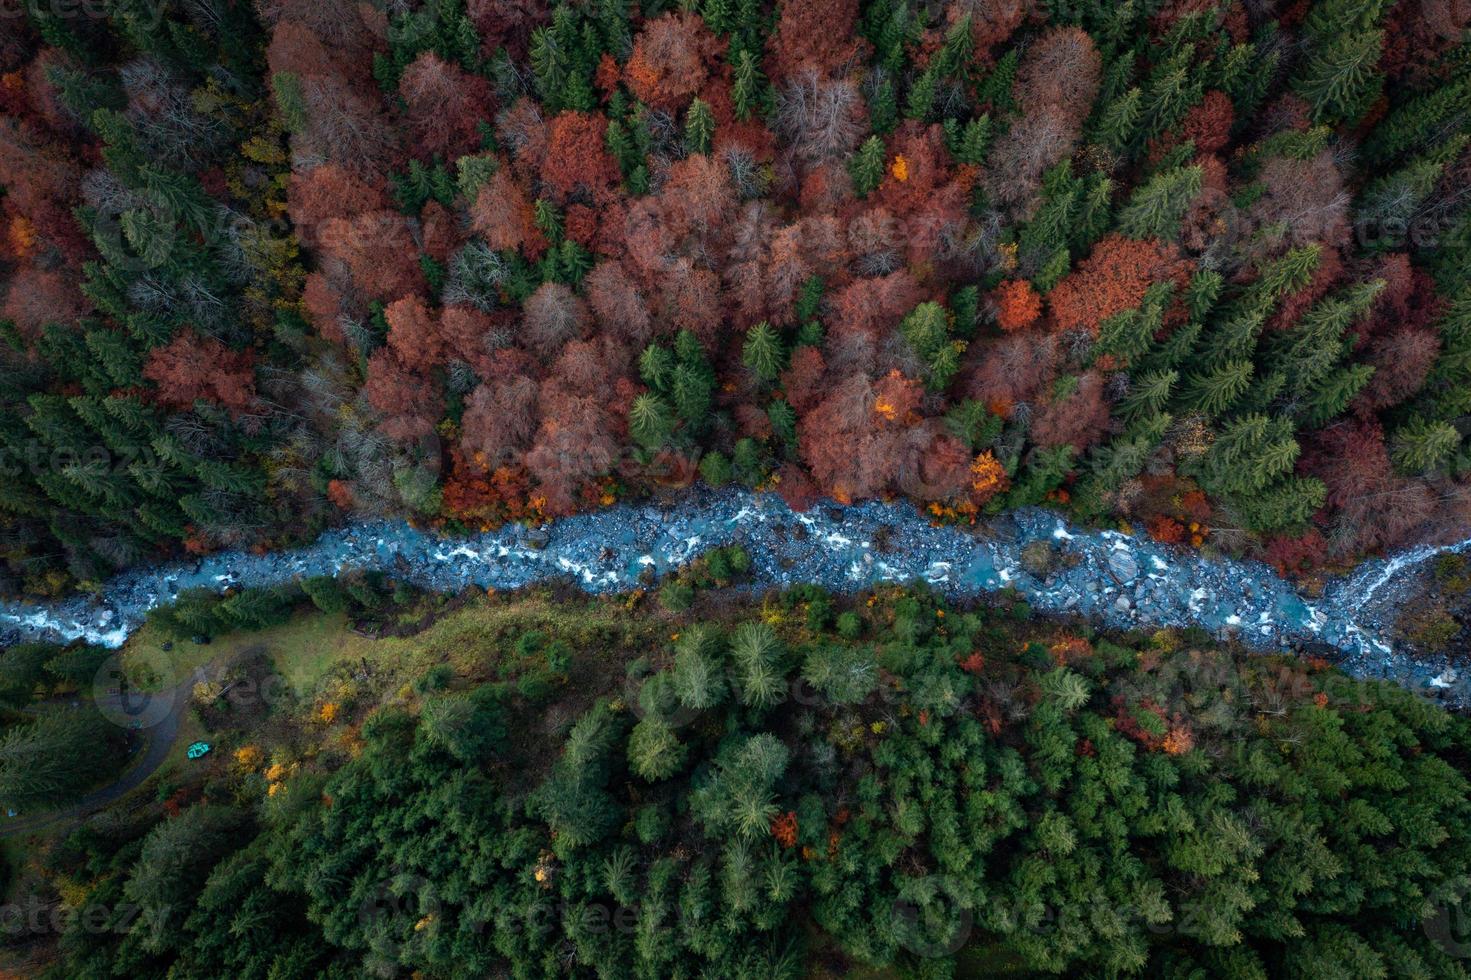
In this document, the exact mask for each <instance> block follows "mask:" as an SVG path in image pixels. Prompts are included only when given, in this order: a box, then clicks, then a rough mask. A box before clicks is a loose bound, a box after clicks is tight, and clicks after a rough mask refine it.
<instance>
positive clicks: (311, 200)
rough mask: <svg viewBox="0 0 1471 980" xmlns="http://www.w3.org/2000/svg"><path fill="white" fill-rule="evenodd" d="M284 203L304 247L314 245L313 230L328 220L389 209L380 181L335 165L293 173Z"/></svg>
mask: <svg viewBox="0 0 1471 980" xmlns="http://www.w3.org/2000/svg"><path fill="white" fill-rule="evenodd" d="M286 200H287V208H288V213H289V214H290V215H291V223H292V225H293V226H294V228H295V231H296V237H297V238H298V239H300V241H301V243H302V244H303V245H307V246H312V245H315V244H316V230H317V228H318V226H320V225H321V224H322V222H324V221H327V220H328V219H331V218H350V217H352V216H353V215H355V214H361V213H362V212H365V211H383V210H387V209H388V208H389V206H390V202H389V200H388V196H387V195H386V194H384V193H383V189H382V182H381V181H380V180H378V179H376V178H365V177H359V176H358V175H357V174H355V173H353V172H352V171H350V170H348V169H347V168H346V167H342V166H339V165H338V164H335V163H324V164H322V165H321V166H320V167H313V168H312V169H310V170H305V171H302V170H298V171H296V172H295V173H293V174H292V175H291V185H290V187H289V188H288V190H287V197H286Z"/></svg>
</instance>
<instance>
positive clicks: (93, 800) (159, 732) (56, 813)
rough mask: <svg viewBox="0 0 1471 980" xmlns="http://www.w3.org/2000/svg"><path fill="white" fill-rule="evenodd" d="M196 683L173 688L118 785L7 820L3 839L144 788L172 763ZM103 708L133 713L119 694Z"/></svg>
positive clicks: (71, 818) (1, 827) (75, 817)
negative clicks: (61, 805)
mask: <svg viewBox="0 0 1471 980" xmlns="http://www.w3.org/2000/svg"><path fill="white" fill-rule="evenodd" d="M194 681H195V677H194V676H193V675H192V674H191V675H190V676H189V677H187V678H185V679H184V680H183V681H182V682H180V683H179V684H178V685H177V686H176V687H174V688H173V690H172V692H171V700H170V702H169V705H168V711H167V713H166V714H164V715H163V716H162V717H161V718H160V719H159V720H158V721H157V722H155V723H154V724H152V725H150V726H149V727H148V728H147V729H146V730H145V731H144V733H143V736H144V740H145V741H144V745H143V750H142V752H141V753H138V754H135V757H134V759H133V760H132V762H131V764H130V765H129V766H128V768H127V770H126V771H124V772H123V773H122V775H120V776H119V777H118V778H117V779H116V780H115V781H114V782H111V783H109V784H108V785H106V786H103V787H101V788H100V789H96V790H93V791H92V792H90V793H88V794H87V795H86V796H84V797H82V798H81V799H80V800H78V801H77V802H76V803H73V804H72V805H71V806H68V807H65V808H63V809H60V810H53V811H49V812H46V813H38V814H36V815H34V816H29V817H18V818H15V819H12V820H5V821H4V823H0V838H3V837H15V836H18V835H20V834H28V833H33V832H35V831H37V830H40V829H42V828H45V827H48V826H50V825H52V824H55V823H58V822H66V823H73V822H76V821H79V820H81V819H82V818H84V817H86V816H88V815H89V814H91V813H94V812H96V811H97V810H100V809H102V808H103V807H105V806H107V805H108V804H109V803H113V802H115V801H117V800H119V799H121V798H122V797H123V796H125V795H126V794H128V793H129V792H131V791H132V790H134V789H136V788H137V787H139V786H141V785H143V783H144V782H145V781H147V779H148V777H149V776H152V775H153V774H154V773H155V772H157V771H158V770H159V767H161V766H162V765H163V764H164V762H166V761H167V760H168V758H169V754H170V753H171V752H172V751H173V749H174V743H175V742H176V741H177V740H178V737H179V729H180V728H181V727H182V725H183V721H184V712H185V711H186V710H187V709H188V706H189V695H190V692H191V690H192V688H193V686H194ZM99 707H101V708H102V709H103V710H104V711H109V709H110V713H112V714H113V715H114V716H115V717H124V716H126V715H127V714H129V713H130V712H129V711H128V710H127V709H126V708H125V707H124V704H123V698H122V695H118V694H113V695H110V696H109V697H108V698H107V700H106V701H104V702H103V703H102V704H101V705H100V706H99Z"/></svg>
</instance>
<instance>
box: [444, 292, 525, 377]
mask: <svg viewBox="0 0 1471 980" xmlns="http://www.w3.org/2000/svg"><path fill="white" fill-rule="evenodd" d="M515 316H516V315H515V313H514V312H513V311H511V310H497V311H496V312H494V313H482V312H481V311H480V310H477V309H475V308H474V307H473V306H446V307H445V308H444V309H443V310H441V311H440V314H439V333H440V336H441V337H443V338H444V342H445V344H446V345H448V347H449V349H450V350H451V351H453V352H454V354H455V356H457V357H459V358H460V359H461V360H463V361H465V362H466V363H467V364H469V365H470V366H471V367H472V368H474V369H475V373H476V374H478V375H480V376H481V377H482V378H484V377H489V376H491V374H492V373H494V371H495V368H494V367H493V363H494V361H495V357H494V355H493V354H492V351H493V350H494V348H495V347H496V346H498V344H500V343H505V342H509V340H510V339H511V335H512V331H511V325H512V324H513V323H514V322H515Z"/></svg>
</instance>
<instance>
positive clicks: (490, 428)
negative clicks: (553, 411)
mask: <svg viewBox="0 0 1471 980" xmlns="http://www.w3.org/2000/svg"><path fill="white" fill-rule="evenodd" d="M537 400H538V391H537V386H536V382H534V381H532V380H531V379H530V378H528V377H526V376H525V375H522V374H514V375H510V376H508V377H499V378H494V379H491V380H489V381H487V382H486V383H484V384H482V385H480V386H479V387H478V388H476V389H475V390H474V391H472V392H471V393H470V397H468V398H467V399H465V414H464V416H463V417H462V418H461V420H460V446H461V449H462V451H463V452H464V453H465V454H466V456H467V457H470V458H472V459H474V460H475V461H476V463H477V464H478V465H479V466H481V467H482V468H483V469H496V468H498V467H501V466H510V465H513V464H515V463H517V462H519V459H518V455H519V451H520V450H522V449H524V448H526V446H527V445H528V444H529V442H530V440H531V436H532V434H533V433H534V432H535V431H536V423H537V413H536V408H537Z"/></svg>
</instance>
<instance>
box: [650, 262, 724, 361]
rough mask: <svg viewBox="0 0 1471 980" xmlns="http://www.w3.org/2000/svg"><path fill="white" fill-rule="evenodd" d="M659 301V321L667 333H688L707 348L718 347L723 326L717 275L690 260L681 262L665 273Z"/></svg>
mask: <svg viewBox="0 0 1471 980" xmlns="http://www.w3.org/2000/svg"><path fill="white" fill-rule="evenodd" d="M660 300H661V301H660V308H659V317H660V320H661V321H662V323H663V328H664V330H666V331H668V332H670V333H674V332H677V331H680V330H689V331H691V332H692V333H693V334H694V335H695V336H696V337H699V338H700V340H701V342H702V343H704V344H705V345H706V346H707V347H714V346H715V342H716V341H717V340H718V338H719V336H720V329H721V327H722V326H723V325H724V321H723V318H722V317H721V315H720V280H719V279H717V278H716V276H715V273H713V272H711V271H710V270H709V269H704V268H700V267H698V266H696V265H695V264H694V263H693V262H692V261H691V260H689V259H678V260H676V261H675V262H674V263H673V264H672V265H671V266H670V267H669V269H668V271H667V273H666V276H665V279H664V288H663V290H662V292H661V297H660Z"/></svg>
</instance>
